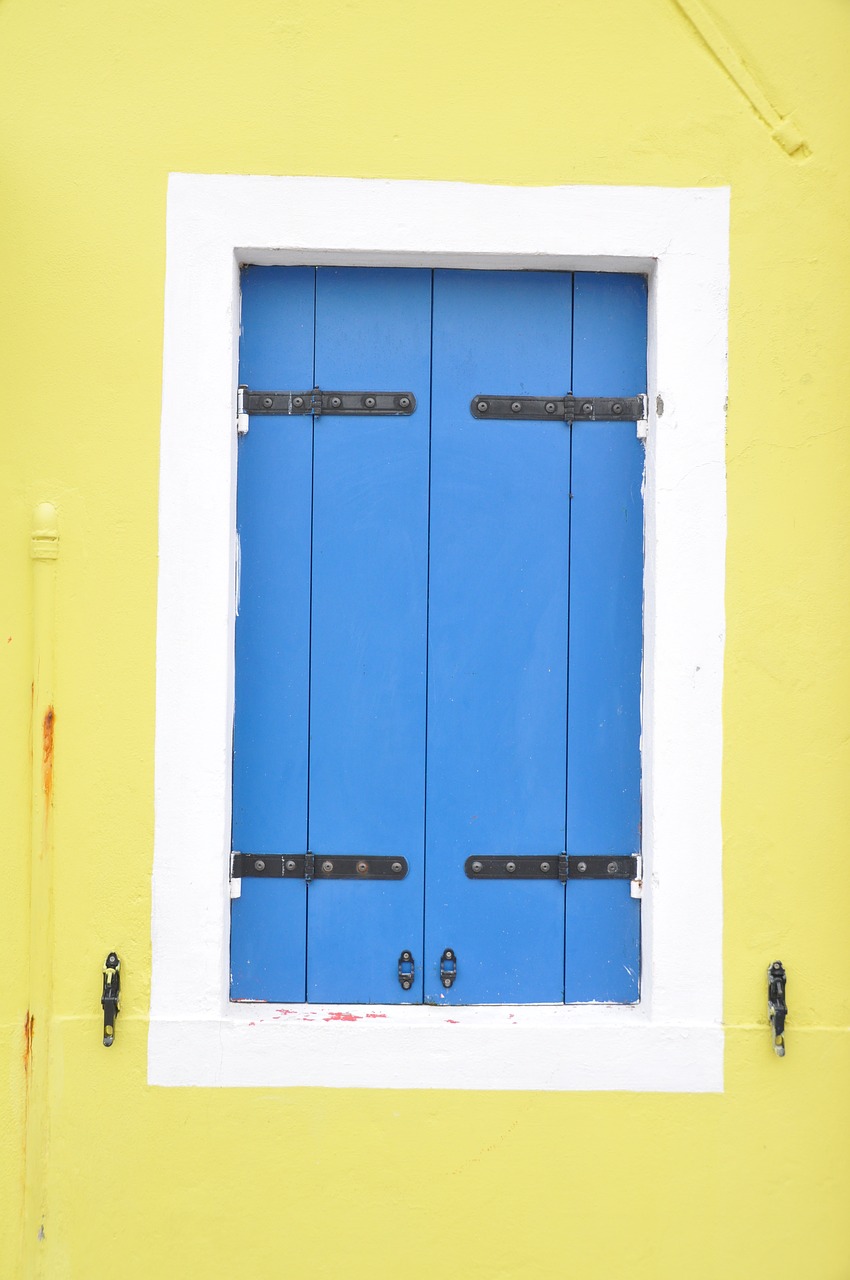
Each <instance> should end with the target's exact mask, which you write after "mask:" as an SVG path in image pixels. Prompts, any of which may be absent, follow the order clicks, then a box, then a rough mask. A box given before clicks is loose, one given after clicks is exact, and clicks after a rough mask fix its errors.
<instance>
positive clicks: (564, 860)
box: [464, 853, 641, 884]
mask: <svg viewBox="0 0 850 1280" xmlns="http://www.w3.org/2000/svg"><path fill="white" fill-rule="evenodd" d="M464 871H465V872H466V874H467V876H468V878H469V879H470V880H560V882H561V884H566V882H567V881H568V880H639V879H640V878H641V866H640V858H639V857H638V856H635V855H632V854H629V855H628V856H626V857H619V856H610V855H608V854H601V855H600V854H571V855H569V856H567V854H564V853H562V854H560V855H553V856H552V857H533V856H530V855H528V854H517V855H515V856H511V857H505V858H485V857H477V856H474V857H471V858H467V860H466V862H465V863H464Z"/></svg>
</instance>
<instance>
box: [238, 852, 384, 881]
mask: <svg viewBox="0 0 850 1280" xmlns="http://www.w3.org/2000/svg"><path fill="white" fill-rule="evenodd" d="M407 870H408V868H407V859H406V858H400V857H395V856H393V857H383V856H382V857H371V856H369V855H361V854H353V855H352V854H347V855H345V856H343V857H340V856H338V855H336V854H334V855H332V856H330V857H324V856H323V855H322V854H319V853H233V854H231V876H232V878H233V879H234V880H241V879H243V878H244V877H248V878H254V877H260V878H262V879H271V880H275V879H277V880H279V879H280V878H281V877H284V878H286V879H292V880H403V879H404V877H405V876H406V875H407Z"/></svg>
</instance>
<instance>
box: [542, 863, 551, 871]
mask: <svg viewBox="0 0 850 1280" xmlns="http://www.w3.org/2000/svg"><path fill="white" fill-rule="evenodd" d="M550 865H551V864H550V863H548V862H541V864H540V870H541V871H548V870H549V867H550Z"/></svg>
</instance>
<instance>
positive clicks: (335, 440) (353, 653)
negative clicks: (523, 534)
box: [307, 268, 431, 1003]
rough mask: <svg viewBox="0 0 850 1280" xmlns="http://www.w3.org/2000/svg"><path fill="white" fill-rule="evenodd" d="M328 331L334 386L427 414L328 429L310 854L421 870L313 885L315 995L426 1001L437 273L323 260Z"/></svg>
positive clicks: (320, 428) (321, 487)
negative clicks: (399, 859) (408, 965)
mask: <svg viewBox="0 0 850 1280" xmlns="http://www.w3.org/2000/svg"><path fill="white" fill-rule="evenodd" d="M316 325H317V329H316V377H317V380H318V382H319V383H320V385H321V386H322V387H325V388H328V389H341V390H364V391H368V390H370V389H375V390H379V391H381V390H384V391H396V390H398V391H412V392H413V393H414V395H415V396H416V400H417V408H416V412H415V413H414V415H413V416H412V417H410V418H374V419H369V418H336V417H333V416H331V415H326V416H323V417H321V418H319V419H317V422H316V435H315V472H314V519H313V621H312V694H311V712H310V733H311V766H310V801H309V811H310V818H309V822H310V847H311V849H312V850H314V851H315V852H316V853H317V855H323V856H325V855H333V854H335V853H337V854H357V853H363V854H402V855H403V856H404V857H406V858H407V860H408V863H409V864H410V871H409V874H408V876H407V878H406V880H405V881H404V882H403V883H401V884H397V883H386V882H382V881H373V882H368V883H353V884H352V883H348V882H340V881H337V882H314V883H313V884H311V886H310V889H309V924H308V937H309V948H308V976H307V989H308V998H309V999H310V1000H322V1001H333V1002H345V1003H347V1002H361V1003H367V1002H383V1003H388V1002H402V1001H403V1002H405V1003H406V1002H411V1001H414V1000H416V1001H421V998H422V958H423V956H422V928H423V925H422V910H423V906H422V904H423V843H424V779H425V704H426V697H425V668H426V656H427V635H426V617H427V536H428V443H429V442H428V434H429V412H430V405H429V380H430V325H431V273H430V272H429V271H413V270H402V269H396V270H391V269H387V270H366V269H352V268H348V269H336V268H334V269H330V268H328V269H324V268H323V269H320V270H319V272H318V283H317V300H316ZM403 950H410V951H412V952H413V954H414V957H415V961H416V974H417V976H416V983H415V986H414V988H413V989H412V990H411V991H410V992H409V993H405V992H403V991H402V989H401V986H400V985H399V982H398V975H397V964H398V958H399V955H400V953H401V951H403Z"/></svg>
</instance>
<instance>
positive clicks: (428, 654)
mask: <svg viewBox="0 0 850 1280" xmlns="http://www.w3.org/2000/svg"><path fill="white" fill-rule="evenodd" d="M435 274H436V273H435V272H434V271H433V270H432V272H431V329H430V359H429V361H428V545H427V548H426V553H425V555H426V562H425V785H424V788H423V805H424V818H423V823H422V963H421V965H420V968H419V972H420V974H421V982H422V999H421V1000H420V1002H419V1003H420V1004H424V1003H425V985H426V972H425V937H426V934H425V927H426V924H425V914H426V912H427V910H428V704H429V700H430V687H429V683H428V682H429V665H430V657H431V442H432V440H433V429H432V427H433V421H434V283H435V280H434V277H435Z"/></svg>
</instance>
